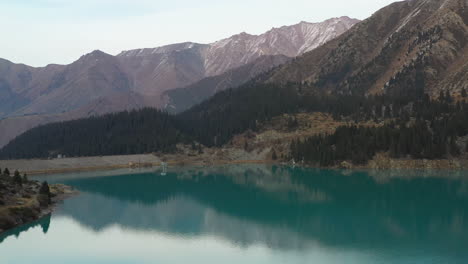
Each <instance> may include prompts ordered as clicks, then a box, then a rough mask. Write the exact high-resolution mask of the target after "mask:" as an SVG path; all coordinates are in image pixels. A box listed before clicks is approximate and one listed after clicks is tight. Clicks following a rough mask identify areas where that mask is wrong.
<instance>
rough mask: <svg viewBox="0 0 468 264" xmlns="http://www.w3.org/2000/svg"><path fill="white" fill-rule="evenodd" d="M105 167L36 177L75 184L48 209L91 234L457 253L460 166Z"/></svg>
mask: <svg viewBox="0 0 468 264" xmlns="http://www.w3.org/2000/svg"><path fill="white" fill-rule="evenodd" d="M106 174H107V176H101V177H99V176H96V173H84V174H77V175H76V177H74V176H70V175H67V176H65V177H61V176H50V177H47V178H45V179H46V180H48V181H49V182H55V181H58V182H61V183H65V184H68V185H72V186H74V187H76V188H77V189H79V190H80V192H81V194H80V195H79V196H77V197H75V198H72V199H70V200H67V201H65V203H64V205H63V206H62V207H61V209H60V210H59V211H58V213H57V217H61V216H67V217H72V218H73V219H75V220H76V221H78V222H79V223H80V224H81V225H83V226H85V227H86V228H87V229H91V230H93V231H94V232H97V233H100V232H105V230H106V229H108V228H110V227H113V226H120V227H122V228H123V230H126V232H138V231H145V232H157V233H163V234H170V235H176V236H179V237H188V238H191V239H196V238H199V237H204V236H206V235H210V236H215V237H218V238H220V239H221V240H226V241H229V242H230V243H232V244H234V245H240V246H242V247H249V246H252V245H255V244H261V245H265V246H267V247H269V248H273V249H277V250H298V251H307V250H308V249H310V248H311V247H313V245H317V244H319V245H322V246H324V247H327V248H328V247H329V248H332V249H334V250H338V251H339V250H347V249H357V250H364V251H366V252H371V251H372V252H379V254H380V253H382V252H387V253H388V254H390V252H404V253H402V256H403V255H405V254H407V253H408V254H410V253H409V252H412V253H414V252H426V253H427V252H431V254H435V255H437V256H438V257H441V258H442V259H444V258H446V257H447V256H451V255H457V254H458V256H465V257H466V251H465V248H464V246H465V245H466V242H468V222H467V221H466V220H467V219H468V218H467V214H468V212H467V208H468V207H467V203H468V195H467V194H468V189H467V186H468V185H467V182H466V179H464V178H463V176H462V175H463V174H462V173H460V174H459V175H457V174H456V173H453V174H451V175H443V176H442V177H441V175H440V174H438V172H433V174H432V175H428V174H424V172H411V171H407V172H401V171H398V172H395V173H392V172H391V171H389V172H388V173H387V172H354V173H349V172H342V171H331V170H316V169H298V168H296V169H294V168H290V167H277V166H273V167H271V166H258V165H245V166H225V167H215V168H208V169H200V168H184V169H174V170H173V171H170V172H169V173H168V175H167V176H160V175H159V174H158V173H156V172H146V173H141V174H126V173H123V174H120V175H118V174H116V175H115V176H111V175H109V173H106ZM421 176H424V177H421ZM400 177H402V178H400ZM51 226H52V227H53V226H54V219H52V221H51ZM419 250H422V251H419ZM412 253H411V254H412ZM411 254H410V255H411ZM460 254H461V255H460ZM385 263H386V262H385ZM418 263H419V262H418ZM457 263H458V262H457Z"/></svg>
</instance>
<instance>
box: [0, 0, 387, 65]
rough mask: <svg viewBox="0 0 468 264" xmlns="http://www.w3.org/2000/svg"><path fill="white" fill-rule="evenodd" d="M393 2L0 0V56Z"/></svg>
mask: <svg viewBox="0 0 468 264" xmlns="http://www.w3.org/2000/svg"><path fill="white" fill-rule="evenodd" d="M394 1H395V0H233V1H231V0H229V1H222V0H198V1H194V0H190V1H189V0H165V1H161V0H0V11H1V16H0V25H1V26H0V34H1V38H2V39H1V41H0V58H4V59H8V60H10V61H13V62H15V63H25V64H28V65H32V66H44V65H46V64H49V63H58V64H68V63H71V62H73V61H75V60H76V59H78V58H79V57H80V56H81V55H83V54H85V53H88V52H91V51H93V50H95V49H100V50H102V51H104V52H107V53H110V54H117V53H119V52H120V51H122V50H128V49H135V48H151V47H157V46H161V45H166V44H171V43H177V42H184V41H193V42H199V43H211V42H213V41H216V40H219V39H222V38H226V37H229V36H231V35H233V34H237V33H240V32H243V31H245V32H247V33H251V34H260V33H263V32H265V31H267V30H269V29H271V28H272V27H279V26H283V25H292V24H296V23H298V22H300V21H308V22H320V21H323V20H325V19H328V18H331V17H338V16H344V15H346V16H350V17H353V18H359V19H365V18H367V17H369V16H370V15H371V14H372V13H374V12H375V11H377V10H378V9H380V8H382V7H384V6H386V5H388V4H390V3H392V2H394Z"/></svg>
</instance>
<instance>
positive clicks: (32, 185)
mask: <svg viewBox="0 0 468 264" xmlns="http://www.w3.org/2000/svg"><path fill="white" fill-rule="evenodd" d="M76 193H77V191H75V190H74V189H72V188H71V187H69V186H65V185H62V184H53V185H49V184H48V183H47V182H43V183H40V182H38V181H32V180H28V179H27V177H26V176H23V177H21V176H20V175H19V173H18V172H17V171H16V172H15V174H14V176H13V177H11V176H10V175H9V173H3V174H1V175H0V234H1V233H3V232H5V231H7V230H9V229H12V228H15V227H17V226H20V225H24V224H27V223H29V222H32V221H35V220H38V219H40V218H41V217H44V216H46V215H48V214H50V213H51V212H52V211H53V209H54V208H55V205H56V204H57V203H58V202H60V201H62V200H64V199H66V198H68V197H70V196H72V195H74V194H76Z"/></svg>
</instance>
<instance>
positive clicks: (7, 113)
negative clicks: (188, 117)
mask: <svg viewBox="0 0 468 264" xmlns="http://www.w3.org/2000/svg"><path fill="white" fill-rule="evenodd" d="M357 22H358V20H355V19H351V18H348V17H341V18H334V19H330V20H327V21H324V22H322V23H306V22H301V23H300V24H297V25H293V26H286V27H282V28H277V29H272V30H270V31H268V32H267V33H265V34H262V35H258V36H254V35H249V34H246V33H242V34H239V35H235V36H232V37H230V38H227V39H224V40H220V41H218V42H215V43H212V44H197V43H180V44H173V45H168V46H163V47H159V48H153V49H141V50H131V51H124V52H122V53H121V54H119V55H117V56H111V55H109V54H105V53H103V52H101V51H94V52H92V53H90V54H87V55H84V56H82V57H81V58H80V59H79V60H77V61H75V62H73V63H72V64H70V65H49V66H47V67H43V68H33V67H29V66H26V65H20V64H14V63H11V62H9V61H6V60H0V119H2V118H7V119H8V120H0V146H3V145H4V144H6V143H7V142H8V141H10V140H11V139H13V138H14V137H15V136H17V135H19V134H21V133H23V132H24V131H25V130H27V129H30V128H32V127H35V126H37V125H39V124H44V123H48V122H53V121H62V120H70V119H74V118H77V117H87V116H91V115H99V114H104V113H109V112H116V111H123V110H128V109H137V108H142V107H148V106H150V107H158V108H163V107H165V106H166V105H167V104H168V103H171V104H174V105H175V104H176V103H173V101H171V100H170V98H169V97H168V96H167V92H168V91H170V90H173V89H176V88H181V87H187V86H189V85H192V84H194V83H196V82H198V81H200V80H202V79H204V78H206V77H214V76H217V75H222V74H224V73H225V72H227V71H230V70H235V69H237V68H239V67H242V66H245V65H249V66H248V68H245V69H240V70H238V71H236V72H235V73H234V74H233V77H232V79H229V78H228V79H226V76H221V77H216V78H217V80H219V81H218V82H221V84H220V85H217V86H218V88H213V85H211V86H210V87H208V88H207V89H206V90H203V89H199V88H194V90H193V91H190V92H189V93H178V96H177V99H174V102H175V101H177V102H179V101H182V102H183V104H182V105H183V107H188V105H189V104H193V103H197V102H198V101H199V100H202V99H204V98H205V97H206V96H210V95H211V94H212V93H213V92H215V91H216V90H217V89H225V88H228V87H235V86H237V85H239V84H242V83H244V82H246V81H247V80H249V79H250V78H252V77H253V76H254V75H255V74H257V73H261V72H263V71H265V70H267V69H270V68H271V67H273V66H276V65H278V64H279V63H281V62H284V61H285V60H284V59H272V60H271V61H270V59H268V58H270V57H265V59H262V58H261V57H263V56H270V55H274V56H275V57H276V58H280V57H283V56H288V57H293V56H298V55H301V54H303V53H304V52H307V51H310V50H312V49H314V48H316V47H318V46H320V45H322V44H324V43H326V42H327V41H329V40H331V39H333V38H335V37H337V36H339V35H340V34H342V33H343V32H345V31H346V30H348V29H349V28H351V27H352V26H353V25H354V24H356V23H357ZM270 62H271V65H268V63H270ZM206 82H208V83H210V84H211V83H213V81H212V80H211V81H206ZM195 86H197V85H195ZM198 92H200V93H201V95H200V96H198V94H197V93H198ZM185 95H187V96H189V98H188V99H185V98H183V96H185ZM181 96H182V98H181ZM185 101H187V102H185ZM7 125H8V126H12V128H5V127H6V126H7ZM4 129H5V131H3V130H4ZM6 130H8V131H6Z"/></svg>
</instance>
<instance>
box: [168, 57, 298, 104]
mask: <svg viewBox="0 0 468 264" xmlns="http://www.w3.org/2000/svg"><path fill="white" fill-rule="evenodd" d="M289 59H290V58H289V57H286V56H283V55H275V56H262V57H260V58H258V59H256V60H255V61H254V62H252V63H250V64H247V65H244V66H242V67H239V68H236V69H233V70H230V71H227V72H226V73H223V74H221V75H218V76H213V77H208V78H205V79H203V80H201V81H198V82H196V83H194V84H191V85H189V86H187V87H184V88H177V89H174V90H170V91H167V92H166V93H164V96H165V100H166V101H167V103H166V106H165V109H167V110H168V111H170V112H175V113H180V112H183V111H185V110H187V109H189V108H191V107H192V106H194V105H196V104H199V103H201V102H203V101H204V100H206V99H208V98H210V97H211V96H213V95H215V94H216V93H217V92H220V91H224V90H226V89H229V88H236V87H239V86H241V85H242V84H244V83H246V82H247V81H248V80H251V79H253V78H254V77H256V76H258V75H260V74H262V73H265V72H266V71H268V70H270V69H272V68H274V67H276V66H278V65H281V64H283V63H286V62H287V61H288V60H289Z"/></svg>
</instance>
